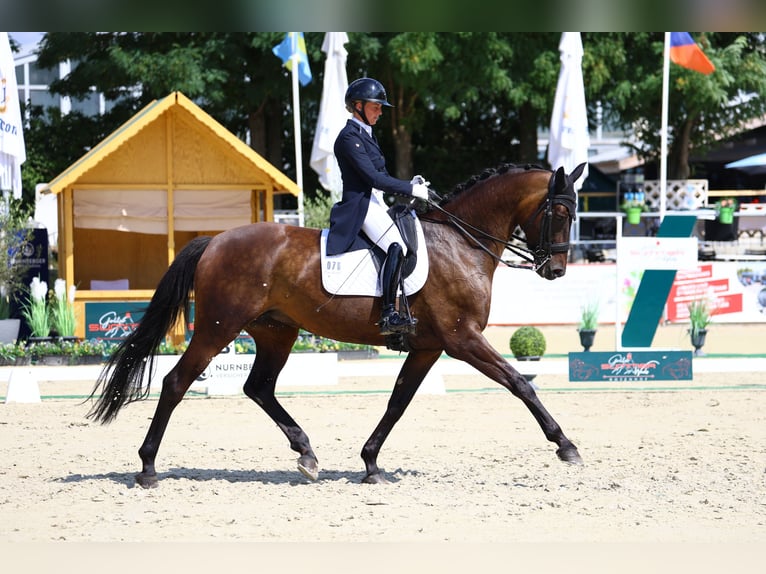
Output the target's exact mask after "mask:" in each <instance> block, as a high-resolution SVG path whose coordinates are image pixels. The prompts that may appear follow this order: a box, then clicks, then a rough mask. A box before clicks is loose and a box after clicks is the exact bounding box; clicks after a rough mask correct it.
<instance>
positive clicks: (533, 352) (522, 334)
mask: <svg viewBox="0 0 766 574" xmlns="http://www.w3.org/2000/svg"><path fill="white" fill-rule="evenodd" d="M510 347H511V352H512V353H513V356H514V357H516V358H517V359H518V358H519V357H542V356H543V355H544V354H545V335H543V332H542V331H541V330H540V329H538V328H537V327H532V326H530V325H527V326H524V327H519V328H518V329H516V331H515V332H514V333H513V335H512V336H511V341H510Z"/></svg>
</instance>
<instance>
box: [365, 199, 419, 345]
mask: <svg viewBox="0 0 766 574" xmlns="http://www.w3.org/2000/svg"><path fill="white" fill-rule="evenodd" d="M362 231H364V232H365V234H367V237H369V238H370V239H372V240H373V241H374V242H375V243H376V244H377V245H378V247H380V248H381V249H383V250H384V251H386V253H387V257H386V261H385V262H384V263H383V271H382V273H381V288H382V292H383V312H382V313H381V318H380V322H379V323H378V324H379V325H380V333H381V335H390V334H393V333H406V332H410V331H411V330H412V328H413V327H414V325H415V323H416V321H415V320H414V319H412V318H410V317H402V316H401V315H399V313H398V312H397V311H396V308H395V304H396V293H397V291H398V287H399V283H400V281H401V271H402V263H403V261H404V256H405V255H406V254H407V247H406V245H405V244H404V240H403V239H402V236H401V234H400V233H399V229H398V228H397V227H396V225H394V222H393V220H392V219H391V217H390V216H389V215H388V212H387V208H386V206H385V202H383V201H382V198H381V197H377V196H376V194H374V193H373V197H372V200H371V201H370V207H369V208H368V210H367V216H366V217H365V220H364V223H363V224H362ZM402 296H403V295H402Z"/></svg>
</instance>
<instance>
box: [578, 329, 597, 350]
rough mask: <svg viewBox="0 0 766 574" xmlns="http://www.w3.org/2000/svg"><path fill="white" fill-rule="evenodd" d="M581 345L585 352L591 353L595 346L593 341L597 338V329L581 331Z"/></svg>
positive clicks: (579, 331)
mask: <svg viewBox="0 0 766 574" xmlns="http://www.w3.org/2000/svg"><path fill="white" fill-rule="evenodd" d="M578 333H580V344H581V345H582V347H583V349H582V350H583V351H589V350H590V348H591V347H592V346H593V341H594V340H595V338H596V329H579V330H578Z"/></svg>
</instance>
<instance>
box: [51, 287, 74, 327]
mask: <svg viewBox="0 0 766 574" xmlns="http://www.w3.org/2000/svg"><path fill="white" fill-rule="evenodd" d="M49 298H50V314H51V328H52V330H54V331H56V333H57V334H58V335H59V337H73V336H74V331H75V327H76V326H77V320H76V317H75V312H74V288H72V289H71V294H67V292H66V281H64V280H63V279H56V282H55V284H54V289H53V292H52V296H50V297H49Z"/></svg>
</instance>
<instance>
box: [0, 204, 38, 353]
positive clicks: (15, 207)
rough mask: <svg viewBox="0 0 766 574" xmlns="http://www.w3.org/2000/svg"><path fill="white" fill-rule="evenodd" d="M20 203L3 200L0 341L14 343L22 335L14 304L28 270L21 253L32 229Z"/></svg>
mask: <svg viewBox="0 0 766 574" xmlns="http://www.w3.org/2000/svg"><path fill="white" fill-rule="evenodd" d="M21 205H22V204H21V201H20V200H14V199H10V198H8V199H7V201H5V202H3V203H1V204H0V343H13V342H15V341H16V338H17V337H18V335H19V327H20V323H21V321H20V319H19V317H13V306H14V304H15V303H18V299H17V295H18V294H19V293H20V292H21V291H23V290H24V288H25V285H24V280H25V277H26V274H27V272H28V271H29V266H28V265H25V264H23V263H22V262H21V258H20V257H19V256H20V255H21V254H22V252H23V249H24V246H25V245H26V244H27V242H28V241H29V236H30V234H31V233H32V230H31V229H30V228H28V227H27V219H28V218H29V213H28V211H26V210H24V209H23V208H22V207H21Z"/></svg>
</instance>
